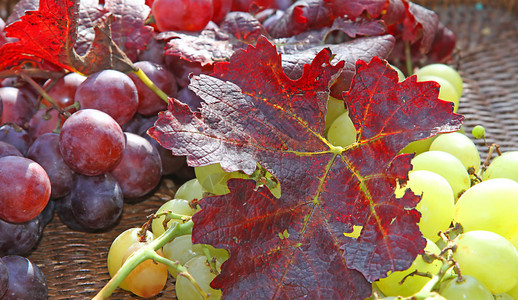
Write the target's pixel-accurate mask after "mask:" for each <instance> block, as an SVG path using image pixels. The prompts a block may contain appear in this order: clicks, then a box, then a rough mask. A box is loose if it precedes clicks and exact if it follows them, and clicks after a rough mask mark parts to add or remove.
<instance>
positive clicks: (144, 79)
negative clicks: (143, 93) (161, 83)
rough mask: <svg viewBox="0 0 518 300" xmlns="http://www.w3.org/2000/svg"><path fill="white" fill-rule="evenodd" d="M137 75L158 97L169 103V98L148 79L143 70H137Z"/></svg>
mask: <svg viewBox="0 0 518 300" xmlns="http://www.w3.org/2000/svg"><path fill="white" fill-rule="evenodd" d="M133 73H135V75H137V77H138V78H139V79H140V80H141V81H142V82H143V83H144V84H145V85H146V86H147V87H148V88H150V89H151V90H152V91H153V92H155V94H157V95H158V97H160V98H161V99H162V100H164V101H165V103H169V96H167V95H166V93H164V92H163V91H162V90H161V89H160V88H159V87H158V86H156V84H155V83H154V82H153V81H151V79H149V77H147V75H146V73H144V71H142V69H140V68H139V69H137V70H136V71H133Z"/></svg>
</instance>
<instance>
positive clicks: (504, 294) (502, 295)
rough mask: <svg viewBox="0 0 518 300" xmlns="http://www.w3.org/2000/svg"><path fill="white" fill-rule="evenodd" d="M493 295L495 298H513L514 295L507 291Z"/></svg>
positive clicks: (501, 299)
mask: <svg viewBox="0 0 518 300" xmlns="http://www.w3.org/2000/svg"><path fill="white" fill-rule="evenodd" d="M493 296H494V297H495V300H514V297H512V296H511V295H509V294H507V293H501V294H496V295H493Z"/></svg>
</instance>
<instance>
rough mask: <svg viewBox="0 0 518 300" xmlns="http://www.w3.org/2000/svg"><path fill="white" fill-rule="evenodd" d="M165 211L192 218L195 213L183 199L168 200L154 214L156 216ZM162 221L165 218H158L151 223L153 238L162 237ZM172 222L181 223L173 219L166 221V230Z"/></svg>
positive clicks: (163, 230) (163, 229)
mask: <svg viewBox="0 0 518 300" xmlns="http://www.w3.org/2000/svg"><path fill="white" fill-rule="evenodd" d="M165 211H172V212H173V213H175V214H179V215H184V216H192V215H193V214H194V213H195V210H193V209H192V208H191V206H190V205H189V201H187V200H184V199H172V200H169V201H167V202H166V203H164V204H162V206H160V208H159V209H158V211H157V212H156V213H157V214H158V213H161V212H165ZM164 220H165V216H161V217H159V218H156V219H154V220H153V221H152V222H151V229H152V230H153V235H154V236H155V237H159V236H161V235H162V233H164V232H165V230H166V229H165V228H164ZM172 222H181V220H176V219H173V220H170V221H168V222H167V228H169V227H170V226H171V224H172Z"/></svg>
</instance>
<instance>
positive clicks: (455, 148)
mask: <svg viewBox="0 0 518 300" xmlns="http://www.w3.org/2000/svg"><path fill="white" fill-rule="evenodd" d="M430 150H431V151H433V150H437V151H444V152H448V153H450V154H451V155H453V156H455V157H456V158H458V159H459V160H460V161H461V162H462V164H463V165H464V167H465V168H466V170H468V169H469V168H473V169H474V171H475V172H477V171H478V169H480V154H479V153H478V149H477V146H476V145H475V143H473V141H472V140H470V138H469V137H467V136H466V135H464V134H462V133H459V132H450V133H444V134H440V135H439V136H437V138H436V139H435V140H434V141H433V142H432V144H431V145H430ZM517 162H518V160H517ZM517 174H518V171H517Z"/></svg>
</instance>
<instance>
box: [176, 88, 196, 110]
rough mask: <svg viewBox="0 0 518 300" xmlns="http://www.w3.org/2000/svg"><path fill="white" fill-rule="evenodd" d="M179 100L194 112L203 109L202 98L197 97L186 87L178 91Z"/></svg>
mask: <svg viewBox="0 0 518 300" xmlns="http://www.w3.org/2000/svg"><path fill="white" fill-rule="evenodd" d="M176 98H177V99H178V100H180V101H181V102H183V103H185V104H187V105H189V108H190V109H191V110H192V111H199V110H200V107H201V103H202V102H203V100H202V99H201V98H200V96H198V95H196V93H194V92H193V91H191V90H190V89H189V88H188V87H185V88H183V89H181V90H180V91H178V95H177V96H176Z"/></svg>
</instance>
